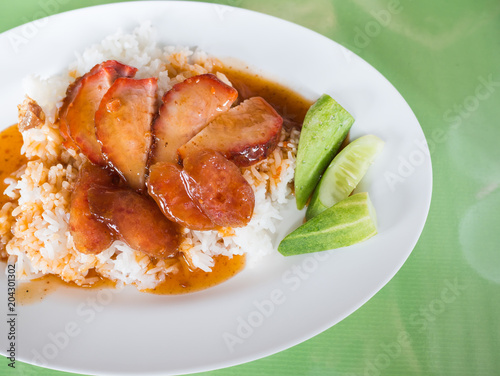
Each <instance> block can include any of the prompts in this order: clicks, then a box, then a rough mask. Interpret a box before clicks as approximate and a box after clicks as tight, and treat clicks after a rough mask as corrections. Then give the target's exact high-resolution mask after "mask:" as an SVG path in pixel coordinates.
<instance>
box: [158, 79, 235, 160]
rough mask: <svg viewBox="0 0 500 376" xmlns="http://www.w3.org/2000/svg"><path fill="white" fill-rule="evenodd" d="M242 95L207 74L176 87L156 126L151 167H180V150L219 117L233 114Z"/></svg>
mask: <svg viewBox="0 0 500 376" xmlns="http://www.w3.org/2000/svg"><path fill="white" fill-rule="evenodd" d="M237 98H238V92H237V91H236V90H235V89H234V88H232V87H231V86H228V85H226V84H225V83H223V82H222V81H220V80H219V79H218V78H217V77H216V76H214V75H213V74H203V75H199V76H194V77H191V78H188V79H186V80H185V81H183V82H181V83H179V84H177V85H175V86H174V87H173V88H172V89H171V90H169V91H168V92H167V93H166V94H165V95H164V96H163V105H162V106H161V107H160V111H159V116H158V117H157V118H156V120H155V122H154V124H153V133H154V136H155V143H154V146H153V149H152V153H151V160H150V163H149V164H150V165H153V164H155V163H157V162H170V163H177V162H178V156H177V149H178V148H179V147H181V146H182V145H184V144H185V143H186V142H188V141H189V140H190V139H191V138H192V137H193V136H194V135H196V134H197V133H198V132H199V131H200V130H201V129H203V128H204V127H205V126H206V125H207V124H208V123H209V122H210V121H212V120H213V119H214V118H216V117H217V116H218V115H220V114H222V113H224V112H226V111H227V110H229V108H230V107H231V105H232V104H233V102H234V101H235V100H236V99H237Z"/></svg>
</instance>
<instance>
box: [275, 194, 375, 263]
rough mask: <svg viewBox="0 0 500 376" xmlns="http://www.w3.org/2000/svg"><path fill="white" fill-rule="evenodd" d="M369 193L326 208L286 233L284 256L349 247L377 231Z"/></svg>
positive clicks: (280, 249)
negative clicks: (289, 232)
mask: <svg viewBox="0 0 500 376" xmlns="http://www.w3.org/2000/svg"><path fill="white" fill-rule="evenodd" d="M376 222H377V221H376V215H375V209H374V207H373V205H372V203H371V201H370V198H369V196H368V193H366V192H363V193H357V194H355V195H352V196H350V197H348V198H346V199H345V200H343V201H341V202H339V203H337V204H335V205H333V206H332V207H330V208H328V209H326V210H325V211H324V212H322V213H321V214H319V215H318V216H316V217H314V218H313V219H311V220H310V221H307V222H306V223H305V224H303V225H302V226H300V227H299V228H298V229H296V230H295V231H293V232H292V233H291V234H289V235H287V236H286V237H285V238H284V239H283V240H282V241H281V243H280V245H279V246H278V251H279V252H280V253H281V254H282V255H284V256H293V255H300V254H303V253H310V252H319V251H326V250H328V249H334V248H340V247H347V246H349V245H352V244H355V243H359V242H362V241H364V240H366V239H368V238H371V237H372V236H373V235H375V234H376V233H377V224H376Z"/></svg>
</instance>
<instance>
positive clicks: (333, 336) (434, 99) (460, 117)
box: [0, 0, 500, 376]
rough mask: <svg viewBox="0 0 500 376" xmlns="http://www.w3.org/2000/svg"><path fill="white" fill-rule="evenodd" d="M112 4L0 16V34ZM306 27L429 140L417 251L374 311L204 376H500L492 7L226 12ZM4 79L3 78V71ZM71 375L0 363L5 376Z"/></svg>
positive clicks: (364, 4)
mask: <svg viewBox="0 0 500 376" xmlns="http://www.w3.org/2000/svg"><path fill="white" fill-rule="evenodd" d="M109 2H112V1H106V0H104V1H103V0H88V1H83V0H78V1H77V0H74V1H69V0H18V1H2V2H1V3H0V32H3V31H6V30H8V29H10V28H13V27H15V26H18V25H21V24H23V23H26V22H29V21H33V20H35V19H37V18H40V17H44V16H46V15H49V14H54V13H59V12H64V11H67V10H72V9H77V8H81V7H85V6H91V5H97V4H104V3H109ZM216 2H218V3H221V4H226V5H232V6H236V7H241V8H246V9H252V10H255V11H258V12H262V13H267V14H270V15H273V16H277V17H280V18H284V19H286V20H289V21H292V22H295V23H297V24H300V25H303V26H305V27H307V28H310V29H312V30H315V31H317V32H318V33H321V34H323V35H325V36H327V37H328V38H331V39H333V40H334V41H336V42H338V43H340V44H342V45H344V46H345V47H347V48H349V49H351V50H352V51H354V52H355V53H357V54H358V55H360V56H361V57H362V58H363V59H365V60H366V61H368V62H369V63H370V64H372V65H373V66H374V67H375V68H376V69H378V70H379V71H380V72H381V73H382V74H383V75H384V76H385V77H386V78H387V79H389V81H390V82H391V83H392V84H393V85H394V86H395V87H396V88H397V89H398V90H399V92H400V93H401V94H402V95H403V97H404V98H405V99H406V101H407V102H408V103H409V105H410V107H411V108H412V109H413V111H414V112H415V114H416V116H417V118H418V120H419V122H420V124H421V126H422V128H423V130H424V132H425V135H426V137H427V140H428V143H429V146H430V150H431V158H432V164H433V179H434V188H433V195H432V203H431V208H430V213H429V217H428V219H427V223H426V225H425V228H424V231H423V233H422V236H421V237H420V240H419V241H418V244H417V245H416V247H415V249H414V250H413V253H412V254H411V256H410V257H409V259H408V261H407V262H406V263H405V264H404V266H403V267H402V268H401V270H400V271H399V272H398V273H397V274H396V276H395V277H394V278H393V279H392V280H391V281H390V282H389V283H388V284H387V285H386V286H385V287H384V288H383V289H382V290H381V291H380V292H378V293H377V294H376V295H375V296H374V297H373V298H372V299H371V300H370V301H369V302H368V303H366V304H365V305H364V306H362V307H361V308H360V309H359V310H357V311H356V312H355V313H353V314H352V315H350V316H349V317H347V318H346V319H345V320H343V321H342V322H340V323H339V324H337V325H335V326H334V327H332V328H330V329H328V330H326V331H325V332H323V333H321V334H320V335H318V336H316V337H314V338H312V339H310V340H308V341H306V342H304V343H302V344H300V345H297V346H295V347H293V348H290V349H288V350H286V351H283V352H281V353H278V354H275V355H272V356H269V357H266V358H263V359H260V360H257V361H253V362H250V363H247V364H243V365H239V366H236V367H231V368H226V369H222V370H217V371H212V372H207V373H206V374H207V375H260V374H262V375H265V374H273V375H344V376H353V375H360V376H369V375H370V376H373V375H468V376H469V375H471V376H472V375H500V356H499V355H500V189H499V188H500V122H499V119H500V2H499V1H498V0H477V1H468V0H457V1H444V0H439V1H435V0H420V1H411V0H401V1H398V0H372V1H363V0H354V1H342V0H308V1H302V0H252V1H250V0H225V1H224V0H222V1H216ZM3 73H4V74H5V72H3ZM8 374H16V375H17V374H19V375H42V376H44V375H70V374H69V373H65V372H58V371H53V370H49V369H43V368H39V367H35V366H31V365H27V364H22V363H19V362H17V367H16V369H15V370H12V369H11V368H9V367H7V362H6V360H5V358H3V359H2V361H1V362H0V375H8Z"/></svg>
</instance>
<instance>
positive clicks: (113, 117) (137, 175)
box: [95, 77, 157, 191]
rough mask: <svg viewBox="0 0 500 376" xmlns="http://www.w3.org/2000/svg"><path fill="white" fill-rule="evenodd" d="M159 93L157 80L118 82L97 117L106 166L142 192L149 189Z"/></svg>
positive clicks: (98, 133)
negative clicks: (150, 155) (149, 158)
mask: <svg viewBox="0 0 500 376" xmlns="http://www.w3.org/2000/svg"><path fill="white" fill-rule="evenodd" d="M156 89H157V79H156V78H146V79H142V80H135V79H132V78H123V77H122V78H118V79H117V80H116V81H115V82H114V84H113V85H112V86H111V87H110V89H109V90H108V91H107V92H106V94H105V95H104V97H103V98H102V101H101V104H100V105H99V108H98V110H97V112H96V114H95V127H96V135H97V140H98V141H99V143H100V145H101V149H102V153H103V155H104V157H105V160H106V162H107V163H108V164H109V165H110V166H112V167H113V168H114V169H115V170H116V171H117V172H118V173H119V174H120V175H121V176H122V177H123V178H124V179H125V181H126V182H127V183H128V184H129V186H131V187H132V188H133V189H136V190H139V191H142V190H144V189H145V176H146V172H147V169H146V163H147V160H148V154H149V150H150V147H151V144H152V141H153V138H152V134H151V124H152V121H153V117H154V115H155V113H156Z"/></svg>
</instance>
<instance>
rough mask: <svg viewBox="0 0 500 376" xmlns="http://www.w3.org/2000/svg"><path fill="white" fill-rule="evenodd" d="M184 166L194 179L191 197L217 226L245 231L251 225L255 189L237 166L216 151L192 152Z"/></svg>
mask: <svg viewBox="0 0 500 376" xmlns="http://www.w3.org/2000/svg"><path fill="white" fill-rule="evenodd" d="M183 163H184V171H185V172H186V173H187V174H188V175H189V177H191V179H190V180H189V181H188V183H189V186H188V192H189V195H190V196H191V197H192V198H193V200H194V201H195V202H196V204H197V205H198V206H199V207H200V208H201V209H202V210H203V212H204V213H205V214H206V216H207V217H208V218H210V220H211V221H212V222H213V223H215V224H217V225H219V226H223V227H243V226H246V225H247V224H248V222H250V219H251V218H252V214H253V209H254V206H255V197H254V193H253V189H252V187H251V186H250V184H248V182H247V181H246V180H245V178H244V177H243V175H242V174H241V172H240V169H239V168H238V167H237V166H236V165H235V164H234V163H233V162H231V161H229V160H228V159H226V158H225V157H223V156H222V154H220V153H218V152H216V151H213V150H196V149H192V150H190V152H189V153H188V154H187V156H186V157H185V159H184V161H183Z"/></svg>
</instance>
